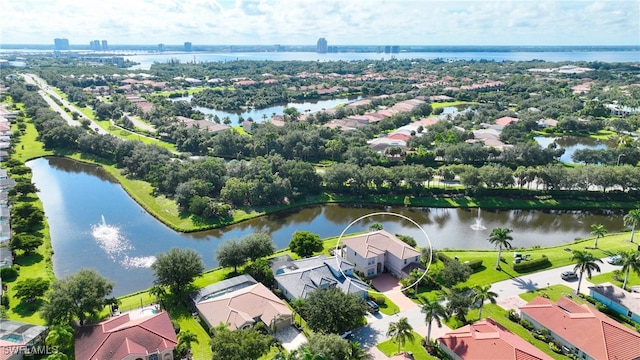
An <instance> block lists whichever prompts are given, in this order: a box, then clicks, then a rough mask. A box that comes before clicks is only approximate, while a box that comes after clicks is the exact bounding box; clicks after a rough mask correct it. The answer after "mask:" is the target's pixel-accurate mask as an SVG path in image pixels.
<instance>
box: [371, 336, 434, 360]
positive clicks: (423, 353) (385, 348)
mask: <svg viewBox="0 0 640 360" xmlns="http://www.w3.org/2000/svg"><path fill="white" fill-rule="evenodd" d="M413 336H414V339H413V341H408V340H407V342H406V343H405V344H404V347H403V348H402V350H401V351H407V352H412V353H413V358H414V359H416V360H423V359H424V360H428V359H436V358H435V357H433V356H431V355H429V353H427V350H425V349H424V348H423V347H422V345H421V344H420V341H421V340H422V336H420V334H418V333H417V332H415V331H414V332H413ZM378 350H380V351H382V353H384V354H385V355H387V356H393V355H395V354H397V353H398V343H397V342H395V341H394V340H393V339H389V340H387V341H384V342H381V343H380V344H378Z"/></svg>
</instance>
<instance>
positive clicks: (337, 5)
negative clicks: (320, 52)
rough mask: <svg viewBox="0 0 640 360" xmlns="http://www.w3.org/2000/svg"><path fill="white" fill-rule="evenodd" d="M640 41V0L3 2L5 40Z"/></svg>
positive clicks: (0, 37)
mask: <svg viewBox="0 0 640 360" xmlns="http://www.w3.org/2000/svg"><path fill="white" fill-rule="evenodd" d="M57 37H59V38H67V39H69V42H70V44H72V45H74V44H76V45H88V43H89V41H91V40H94V39H96V40H98V39H99V40H103V39H104V40H107V41H108V42H109V44H122V45H125V44H126V45H130V44H159V43H164V44H182V43H184V42H186V41H190V42H192V43H193V44H194V45H273V44H281V45H311V44H315V43H316V41H317V40H318V38H320V37H324V38H326V39H327V41H328V43H329V45H640V1H638V0H590V1H584V0H466V1H463V0H217V1H216V0H0V43H2V44H53V39H54V38H57Z"/></svg>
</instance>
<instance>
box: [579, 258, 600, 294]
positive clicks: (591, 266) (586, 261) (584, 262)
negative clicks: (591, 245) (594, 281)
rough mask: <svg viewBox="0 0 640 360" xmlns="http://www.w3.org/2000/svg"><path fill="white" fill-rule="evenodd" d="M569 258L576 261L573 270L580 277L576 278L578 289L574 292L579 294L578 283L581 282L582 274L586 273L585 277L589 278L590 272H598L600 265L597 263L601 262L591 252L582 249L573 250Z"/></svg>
mask: <svg viewBox="0 0 640 360" xmlns="http://www.w3.org/2000/svg"><path fill="white" fill-rule="evenodd" d="M571 260H575V261H576V266H574V267H573V271H575V272H578V273H579V274H580V277H579V279H578V289H577V290H576V294H580V284H581V283H582V275H584V273H585V272H586V273H587V277H589V278H591V273H592V272H593V271H594V270H595V271H597V272H600V266H598V264H597V263H602V260H600V259H598V258H597V257H595V256H593V254H592V253H590V252H588V251H584V250H573V255H572V256H571Z"/></svg>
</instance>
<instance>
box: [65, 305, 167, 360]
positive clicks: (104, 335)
mask: <svg viewBox="0 0 640 360" xmlns="http://www.w3.org/2000/svg"><path fill="white" fill-rule="evenodd" d="M177 344H178V339H177V338H176V333H175V331H174V329H173V325H172V324H171V320H170V319H169V315H167V313H166V312H161V313H159V314H156V315H152V316H147V317H142V318H137V319H131V318H130V316H129V314H128V313H127V314H122V315H120V316H118V317H115V318H111V319H108V320H105V321H103V322H100V323H98V324H95V325H88V326H83V327H81V328H79V329H78V330H77V331H76V340H75V357H76V359H86V360H107V359H109V360H112V359H113V360H115V359H123V358H125V357H126V356H127V355H130V354H132V355H141V356H142V355H147V354H152V353H156V352H162V351H165V350H173V349H174V348H175V347H176V345H177Z"/></svg>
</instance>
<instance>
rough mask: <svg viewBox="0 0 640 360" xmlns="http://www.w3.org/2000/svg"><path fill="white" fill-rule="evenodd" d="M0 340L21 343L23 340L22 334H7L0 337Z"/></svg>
mask: <svg viewBox="0 0 640 360" xmlns="http://www.w3.org/2000/svg"><path fill="white" fill-rule="evenodd" d="M0 340H5V341H11V342H14V343H21V342H23V341H24V338H23V337H22V335H18V334H7V335H4V336H3V337H1V338H0Z"/></svg>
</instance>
